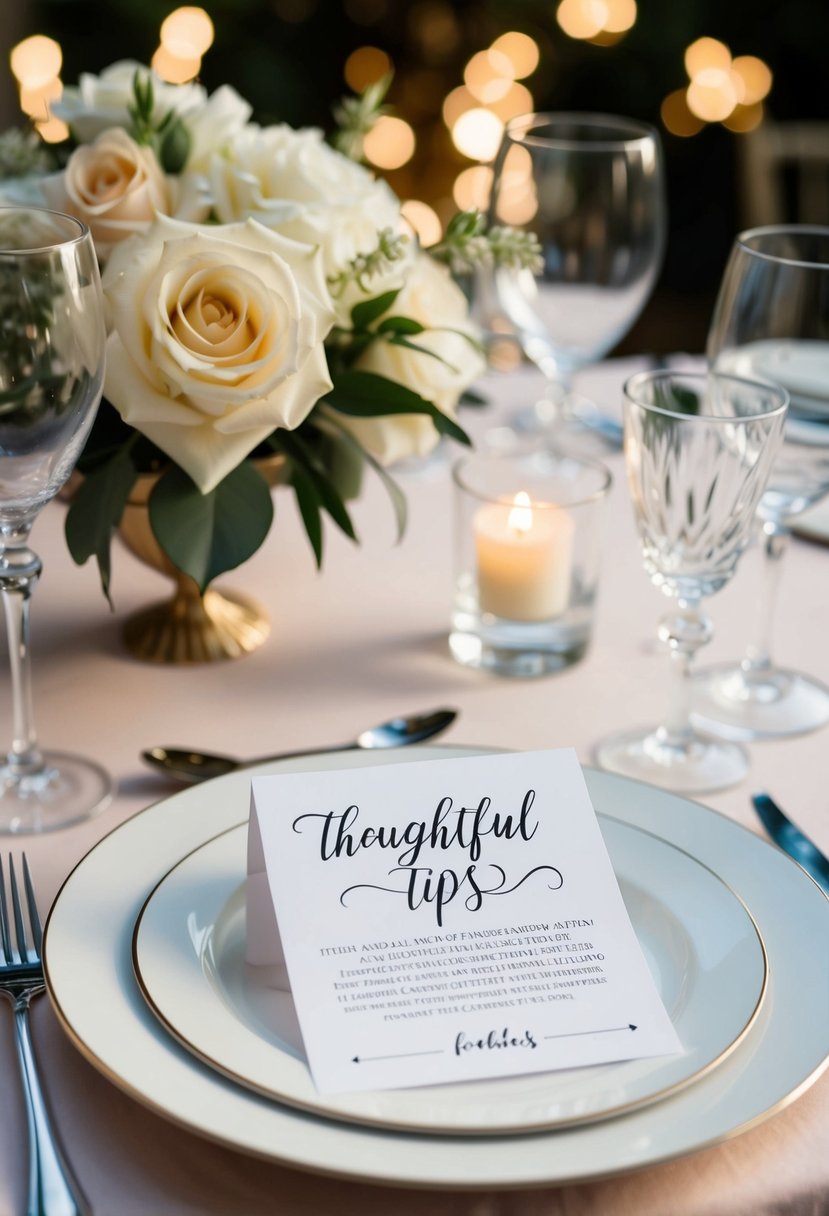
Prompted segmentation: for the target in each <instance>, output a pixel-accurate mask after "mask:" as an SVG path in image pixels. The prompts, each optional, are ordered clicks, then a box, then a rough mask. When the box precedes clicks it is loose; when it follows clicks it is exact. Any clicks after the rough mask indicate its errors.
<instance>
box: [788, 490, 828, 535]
mask: <svg viewBox="0 0 829 1216" xmlns="http://www.w3.org/2000/svg"><path fill="white" fill-rule="evenodd" d="M789 523H790V525H791V529H792V531H793V532H796V533H797V535H798V536H805V537H806V539H807V540H816V541H818V542H819V543H820V544H822V545H829V498H824V499H823V501H822V502H819V503H817V504H816V505H815V506H814V507H810V508H809V510H808V511H804V512H803V514H802V515H795V516H794V517H793V518H792V519H791V520H790V521H789Z"/></svg>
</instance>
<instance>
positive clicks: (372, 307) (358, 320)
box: [351, 288, 400, 329]
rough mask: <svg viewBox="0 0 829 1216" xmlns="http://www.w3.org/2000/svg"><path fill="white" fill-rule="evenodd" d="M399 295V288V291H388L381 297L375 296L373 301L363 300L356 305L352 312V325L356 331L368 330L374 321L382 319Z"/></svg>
mask: <svg viewBox="0 0 829 1216" xmlns="http://www.w3.org/2000/svg"><path fill="white" fill-rule="evenodd" d="M399 295H400V289H399V288H398V290H397V291H386V292H384V293H383V294H382V295H381V296H375V297H374V299H373V300H363V301H362V302H361V303H360V304H355V305H354V307H353V308H352V310H351V324H352V325H353V326H354V328H355V329H368V327H369V325H371V323H372V321H376V320H377V318H378V317H382V315H383V313H384V312H387V311H388V310H389V309H390V308H391V306H392V304H393V303H394V301H395V300H396V299H397V297H398V296H399Z"/></svg>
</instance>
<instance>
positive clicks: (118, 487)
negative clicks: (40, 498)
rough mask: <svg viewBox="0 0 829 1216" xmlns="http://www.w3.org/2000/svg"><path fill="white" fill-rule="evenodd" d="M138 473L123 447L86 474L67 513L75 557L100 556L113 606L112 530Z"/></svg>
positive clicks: (104, 584) (79, 561)
mask: <svg viewBox="0 0 829 1216" xmlns="http://www.w3.org/2000/svg"><path fill="white" fill-rule="evenodd" d="M137 476H138V473H137V470H136V468H135V465H134V464H133V463H132V459H131V455H130V452H129V450H128V449H127V448H122V449H121V450H120V451H119V452H118V453H117V454H116V455H115V456H113V457H112V459H111V460H108V461H107V462H106V463H105V464H102V465H99V466H98V468H97V469H95V470H94V472H92V473H89V474H88V475H87V476H86V477H84V479H83V481H82V482H81V484H80V486H79V487H78V489H77V491H76V492H75V495H74V497H73V499H72V503H71V505H70V507H69V511H68V512H67V515H66V522H65V525H64V531H65V533H66V543H67V546H68V548H69V552H70V554H71V555H72V559H73V561H75V562H76V563H77V564H78V565H79V566H82V565H83V564H84V562H86V561H87V560H88V559H89V558H90V557H95V558H96V559H97V562H98V570H99V572H100V576H101V587H102V589H103V592H104V595H105V596H106V597H107V600H108V601H109V605H110V607H112V598H111V596H110V594H109V585H110V576H111V565H110V543H111V540H112V533H113V531H114V530H115V528H117V527H118V524H119V523H120V522H121V516H122V515H123V513H124V508H125V506H126V505H127V500H128V498H129V496H130V491H131V490H132V487H133V485H134V484H135V479H136V477H137Z"/></svg>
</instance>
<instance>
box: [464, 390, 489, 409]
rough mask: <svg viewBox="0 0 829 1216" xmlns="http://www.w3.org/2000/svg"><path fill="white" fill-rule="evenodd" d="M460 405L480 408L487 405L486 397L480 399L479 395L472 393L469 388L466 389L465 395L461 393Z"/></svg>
mask: <svg viewBox="0 0 829 1216" xmlns="http://www.w3.org/2000/svg"><path fill="white" fill-rule="evenodd" d="M459 404H460V405H471V406H475V407H478V406H481V405H488V404H489V402H488V401H487V399H486V397H482V396H481V394H480V393H474V392H473V391H472V389H471V388H468V389H467V390H466V392H465V393H461V396H460V403H459Z"/></svg>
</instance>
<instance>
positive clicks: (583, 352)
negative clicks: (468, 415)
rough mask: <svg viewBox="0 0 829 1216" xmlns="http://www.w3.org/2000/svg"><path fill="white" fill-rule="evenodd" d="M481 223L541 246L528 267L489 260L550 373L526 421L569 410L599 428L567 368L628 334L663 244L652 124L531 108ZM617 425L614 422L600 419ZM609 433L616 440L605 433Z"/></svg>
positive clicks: (550, 420)
mask: <svg viewBox="0 0 829 1216" xmlns="http://www.w3.org/2000/svg"><path fill="white" fill-rule="evenodd" d="M490 220H491V222H492V223H493V224H510V225H513V226H515V227H526V228H527V229H529V230H531V231H532V232H534V233H535V235H536V236H537V238H538V241H539V244H540V246H541V257H540V258H539V262H538V266H537V268H536V271H535V272H533V271H532V270H530V269H520V270H511V269H507V268H502V269H498V270H497V271H496V272H495V277H494V288H495V296H496V299H497V303H498V305H499V306H500V308H501V309H502V310H503V313H504V314H505V316H506V319H507V321H508V322H509V323H510V325H512V326H513V328H514V330H515V334H516V337H517V339H518V341H519V342H520V344H521V346H522V348H523V351H524V353H525V355H526V356H527V358H528V359H530V360H531V362H533V363H535V364H536V365H537V367H538V368H539V369H540V370H541V371H542V372H543V374H544V375H545V376H546V378H547V382H548V397H547V400H546V401H542V402H539V403H537V405H536V406H534V407H533V409H532V410H531V412H530V414H529V415H528V416H527V415H525V416H523V417H521V418H519V419H517V423H518V425H519V426H521V427H523V428H524V429H538V428H540V427H541V426H543V425H545V424H551V425H552V426H554V427H555V426H560V425H561V424H562V423H563V422H564V421H566V420H567V418H573V419H574V420H579V419H581V420H583V421H584V422H586V423H588V424H590V425H593V426H597V427H599V428H600V427H601V424H602V421H603V418H602V416H600V415H599V413H598V411H597V409H596V406H595V405H593V403H591V402H588V401H584V400H579V399H577V398H575V397H574V396H573V393H572V388H571V379H572V376H573V374H574V373H575V372H577V371H578V370H579V369H580V368H582V367H585V366H586V365H588V364H590V363H594V362H596V361H597V360H598V359H600V358H602V356H604V355H605V354H607V352H608V351H609V350H610V349H611V348H612V347H613V346H615V345H616V343H617V342H618V341H619V340H620V339H621V338H622V337H623V336H624V335H625V333H627V331H628V329H629V328H630V327H631V325H632V324H633V322H634V321H635V320H636V318H637V316H638V315H639V313H640V312H641V310H642V308H643V307H644V305H645V302H646V301H647V299H648V297H649V296H650V293H651V291H652V289H653V285H654V283H655V281H656V277H657V274H658V273H659V269H660V266H661V264H662V256H663V252H664V248H665V187H664V170H663V162H662V149H661V145H660V142H659V136H658V134H657V133H656V131H655V130H654V129H653V128H652V127H649V126H647V125H646V124H644V123H641V122H635V121H634V120H632V119H629V118H618V117H614V116H611V115H604V114H566V113H561V114H528V115H524V116H523V117H520V118H515V119H513V120H512V121H511V122H510V123H509V124H508V125H507V128H506V131H505V133H504V137H503V140H502V142H501V147H500V150H499V152H498V156H497V158H496V161H495V165H494V178H493V185H492V196H491V200H490ZM604 421H605V422H607V423H609V424H610V426H611V427H612V428H613V429H614V430H615V431H616V432H618V433H617V434H616V435H615V437H616V438H618V437H619V436H620V428H619V427H618V425H617V424H615V423H613V422H612V420H604ZM611 437H614V436H613V435H612V434H611Z"/></svg>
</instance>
